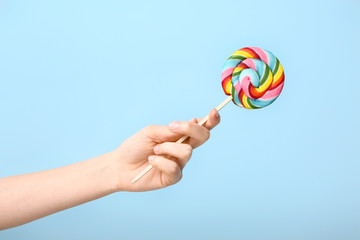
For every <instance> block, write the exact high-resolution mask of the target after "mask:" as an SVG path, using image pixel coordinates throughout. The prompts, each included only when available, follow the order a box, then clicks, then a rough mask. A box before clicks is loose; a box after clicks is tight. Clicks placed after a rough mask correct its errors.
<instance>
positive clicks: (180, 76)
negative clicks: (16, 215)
mask: <svg viewBox="0 0 360 240" xmlns="http://www.w3.org/2000/svg"><path fill="white" fill-rule="evenodd" d="M359 26H360V3H359V2H358V1H355V0H354V1H296V2H294V1H284V2H281V1H126V2H125V1H69V0H66V1H64V0H61V1H45V0H44V1H21V0H19V1H10V0H5V1H2V3H1V5H0V33H1V34H0V35H1V37H0V81H1V85H0V106H1V108H0V111H1V119H0V166H1V167H0V176H8V175H15V174H21V173H27V172H32V171H40V170H44V169H49V168H54V167H59V166H63V165H66V164H71V163H74V162H78V161H81V160H85V159H88V158H91V157H94V156H97V155H99V154H102V153H105V152H107V151H110V150H113V149H114V148H116V147H117V146H118V145H119V144H120V143H121V142H122V141H123V140H124V139H126V138H127V137H128V136H130V135H132V134H133V133H135V132H136V131H138V130H139V129H141V128H142V127H144V126H146V125H149V124H168V123H169V122H170V121H172V120H188V119H190V118H192V117H201V116H204V115H205V114H207V112H208V111H209V110H210V109H211V108H212V107H215V106H216V105H218V104H219V103H220V102H221V101H222V100H223V99H224V98H225V95H224V94H223V92H222V89H221V86H220V72H221V69H222V66H223V64H224V62H225V60H226V59H227V57H229V56H230V55H231V54H232V53H233V52H234V51H235V50H237V49H238V48H241V47H245V46H258V47H262V48H265V49H268V50H270V51H272V52H273V53H274V54H275V55H276V56H277V57H278V58H279V59H280V61H281V63H282V64H283V67H284V69H285V76H286V78H285V88H284V90H283V93H282V94H281V96H280V97H279V98H278V100H277V101H276V102H275V103H274V104H273V105H271V106H270V107H268V108H266V109H262V110H255V111H249V110H245V109H241V108H239V107H236V106H235V105H233V104H231V105H228V106H226V107H225V108H224V109H223V110H222V111H221V117H222V122H221V125H220V126H219V127H218V128H216V129H215V130H214V131H213V132H212V136H211V139H210V141H209V142H207V143H206V144H205V145H204V146H202V147H201V148H199V149H197V150H196V151H195V153H194V155H193V158H192V161H191V162H190V163H189V164H188V166H187V167H186V169H185V170H184V178H183V180H182V181H181V182H180V183H179V184H177V185H175V186H172V187H170V188H167V189H163V190H159V191H154V192H147V193H126V192H123V193H117V194H114V195H111V196H108V197H105V198H103V199H100V200H97V201H94V202H91V203H87V204H85V205H82V206H79V207H76V208H73V209H69V210H67V211H64V212H61V213H57V214H54V215H52V216H49V217H46V218H44V219H41V220H38V221H35V222H33V223H30V224H27V225H24V226H21V227H17V228H14V229H10V230H6V231H2V232H0V239H1V240H3V239H4V240H7V239H37V240H38V239H247V240H251V239H267V240H270V239H276V240H279V239H294V240H296V239H317V240H318V239H327V240H329V239H347V240H352V239H360V227H359V226H360V187H359V186H360V177H359V172H360V161H359V160H360V154H359V134H360V127H359V121H360V115H359V112H360V110H359V109H360V108H359V89H360V81H359V80H360V79H359V63H358V60H359V56H360V47H359V43H360V27H359ZM0 211H1V210H0ZM0 217H1V213H0Z"/></svg>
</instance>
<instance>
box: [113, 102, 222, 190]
mask: <svg viewBox="0 0 360 240" xmlns="http://www.w3.org/2000/svg"><path fill="white" fill-rule="evenodd" d="M198 121H201V119H192V120H191V121H175V122H171V123H170V124H169V126H159V125H150V126H147V127H145V128H143V129H142V130H140V131H139V132H137V133H135V134H134V135H133V136H131V137H130V138H128V139H127V140H125V141H124V142H123V143H122V144H121V145H120V146H119V148H117V149H116V150H115V151H114V152H113V153H114V156H115V162H116V167H117V170H118V171H117V172H118V186H117V188H118V190H119V191H149V190H154V189H159V188H164V187H167V186H170V185H172V184H175V183H177V182H178V181H180V179H181V177H182V170H183V168H184V167H185V165H186V163H187V162H188V161H189V160H190V157H191V154H192V151H193V149H195V148H196V147H198V146H200V145H201V144H203V143H204V142H206V141H207V140H208V139H209V137H210V130H211V129H212V128H214V127H215V126H216V125H218V124H219V122H220V116H219V114H218V112H217V110H216V109H215V108H214V109H212V110H211V111H210V113H209V120H208V121H207V122H206V123H205V124H204V126H200V125H198V124H197V123H198ZM184 135H186V136H189V138H188V139H187V140H185V141H184V143H176V141H177V140H178V139H180V138H181V137H182V136H184ZM148 164H151V165H153V166H154V168H153V169H152V170H151V171H150V172H148V173H147V174H145V176H143V177H142V178H141V179H140V180H138V181H137V182H136V183H134V184H132V183H131V180H132V179H133V178H134V177H135V176H136V175H137V174H139V173H140V172H141V171H142V170H143V169H144V168H145V167H146V166H148Z"/></svg>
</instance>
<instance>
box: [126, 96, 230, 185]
mask: <svg viewBox="0 0 360 240" xmlns="http://www.w3.org/2000/svg"><path fill="white" fill-rule="evenodd" d="M231 99H232V96H231V95H230V96H229V97H227V98H226V99H225V100H224V101H223V102H222V103H220V104H219V106H217V107H216V110H218V111H220V109H222V108H223V107H224V106H225V105H226V104H228V103H229V102H230V101H231ZM207 120H209V115H207V116H206V117H204V118H203V119H201V121H200V122H199V123H198V124H199V125H200V126H202V125H204V123H206V121H207ZM188 137H189V136H182V137H181V138H180V139H179V140H177V141H176V143H182V142H183V141H185V140H186V139H187V138H188ZM152 168H153V165H151V164H149V165H148V166H147V167H146V168H144V169H143V170H142V171H141V172H140V173H139V174H138V175H137V176H136V177H134V178H133V179H132V180H131V183H136V182H137V181H138V180H139V179H140V178H142V177H143V176H144V175H145V174H146V173H147V172H149V171H150V170H151V169H152Z"/></svg>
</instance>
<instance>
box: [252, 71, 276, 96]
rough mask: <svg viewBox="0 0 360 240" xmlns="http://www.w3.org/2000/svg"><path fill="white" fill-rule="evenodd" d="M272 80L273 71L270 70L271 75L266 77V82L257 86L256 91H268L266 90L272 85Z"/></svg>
mask: <svg viewBox="0 0 360 240" xmlns="http://www.w3.org/2000/svg"><path fill="white" fill-rule="evenodd" d="M272 81H273V75H272V72H271V71H270V72H269V76H268V78H267V79H266V81H265V83H264V84H263V85H262V86H260V87H258V88H256V91H257V92H263V91H266V90H267V89H268V88H269V87H270V85H271V83H272Z"/></svg>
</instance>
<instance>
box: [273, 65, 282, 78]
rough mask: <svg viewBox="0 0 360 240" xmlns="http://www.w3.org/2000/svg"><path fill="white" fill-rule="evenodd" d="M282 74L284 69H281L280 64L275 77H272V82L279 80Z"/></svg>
mask: <svg viewBox="0 0 360 240" xmlns="http://www.w3.org/2000/svg"><path fill="white" fill-rule="evenodd" d="M283 72H284V69H283V67H282V66H281V64H280V66H279V69H278V71H277V73H276V74H275V76H274V82H276V81H277V80H279V79H280V77H281V74H282V73H283Z"/></svg>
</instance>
